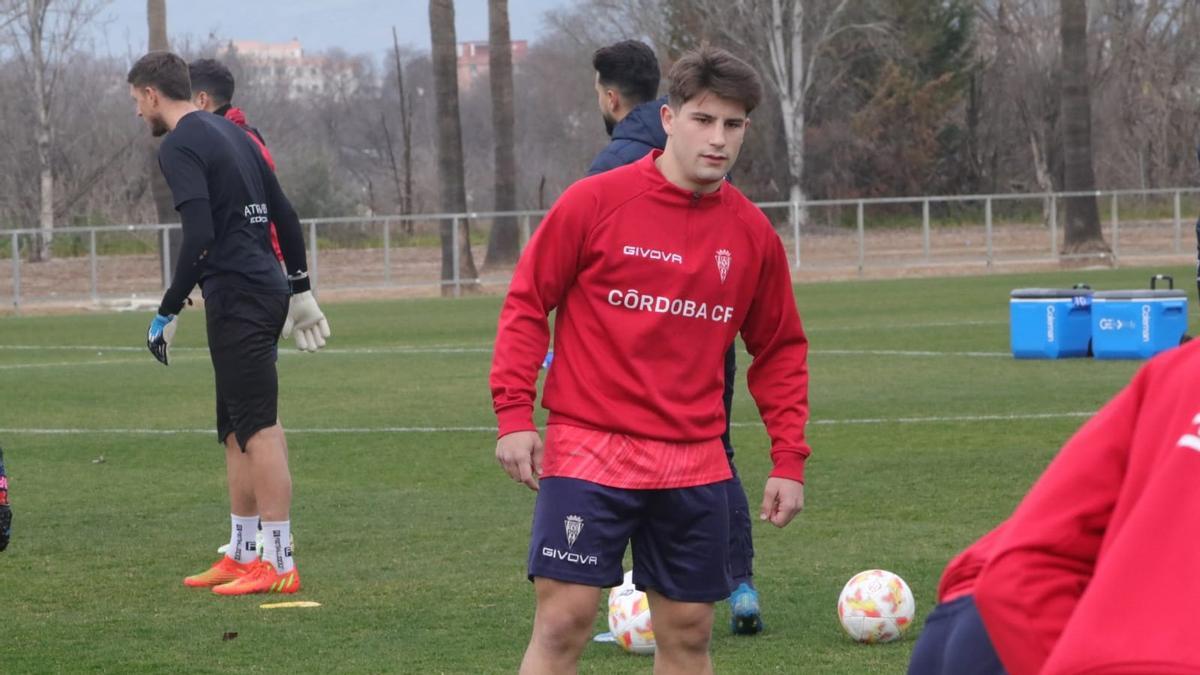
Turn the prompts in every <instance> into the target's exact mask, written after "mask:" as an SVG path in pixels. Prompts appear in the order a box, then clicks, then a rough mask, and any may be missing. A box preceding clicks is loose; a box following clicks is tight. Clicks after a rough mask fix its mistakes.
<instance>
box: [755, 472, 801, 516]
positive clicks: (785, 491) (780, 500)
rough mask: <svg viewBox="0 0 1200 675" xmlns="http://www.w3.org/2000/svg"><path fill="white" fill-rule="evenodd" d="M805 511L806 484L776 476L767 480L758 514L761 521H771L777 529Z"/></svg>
mask: <svg viewBox="0 0 1200 675" xmlns="http://www.w3.org/2000/svg"><path fill="white" fill-rule="evenodd" d="M803 509H804V483H799V482H796V481H794V480H789V479H787V478H779V477H776V476H772V477H771V478H768V479H767V487H766V488H764V489H763V501H762V508H761V509H760V510H759V514H758V517H759V518H760V519H761V520H769V521H771V524H772V525H774V526H775V527H783V526H785V525H787V524H788V523H790V522H792V518H795V517H796V514H797V513H800V511H801V510H803Z"/></svg>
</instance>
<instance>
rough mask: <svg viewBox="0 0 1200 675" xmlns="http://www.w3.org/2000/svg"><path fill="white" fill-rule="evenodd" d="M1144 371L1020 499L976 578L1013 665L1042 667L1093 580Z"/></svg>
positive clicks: (998, 642)
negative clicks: (989, 559) (986, 562)
mask: <svg viewBox="0 0 1200 675" xmlns="http://www.w3.org/2000/svg"><path fill="white" fill-rule="evenodd" d="M1144 373H1145V370H1144V369H1143V371H1141V372H1140V373H1139V374H1138V376H1137V377H1135V378H1134V380H1133V382H1132V383H1131V384H1130V385H1129V386H1128V387H1126V388H1125V389H1124V390H1122V391H1121V392H1120V393H1119V394H1117V396H1116V397H1115V398H1113V399H1112V400H1111V401H1110V402H1109V403H1108V404H1107V405H1105V406H1104V407H1103V408H1102V409H1101V410H1100V411H1099V412H1098V413H1096V415H1095V416H1094V417H1092V419H1091V420H1089V421H1088V422H1087V423H1086V424H1084V425H1083V427H1082V428H1080V429H1079V431H1078V432H1076V433H1075V435H1074V436H1072V437H1071V439H1070V440H1069V441H1067V444H1066V445H1065V446H1063V449H1062V450H1061V451H1060V452H1059V454H1058V456H1057V457H1056V458H1055V459H1054V461H1053V462H1051V463H1050V466H1049V467H1047V469H1046V471H1045V472H1044V473H1043V474H1042V476H1041V478H1039V479H1038V481H1037V482H1036V483H1035V484H1034V486H1033V487H1032V488H1031V489H1030V491H1029V493H1028V494H1027V495H1026V496H1025V498H1024V499H1023V500H1022V501H1021V503H1020V504H1019V505H1018V506H1017V510H1016V511H1015V512H1014V513H1013V515H1012V518H1011V519H1010V520H1009V521H1008V524H1007V525H1006V526H1005V532H1004V533H1003V534H1002V535H1001V537H1000V540H999V541H998V542H997V544H996V549H995V552H994V555H993V557H992V559H991V561H990V562H989V563H988V564H987V565H986V566H985V567H984V570H983V573H982V574H981V575H980V577H979V580H978V582H977V584H976V586H975V601H976V604H977V605H978V607H979V613H980V614H981V615H982V616H983V621H984V625H985V626H986V627H987V632H988V635H989V636H990V637H991V639H992V642H993V643H994V645H995V647H996V652H997V654H999V656H1000V660H1001V661H1002V662H1003V663H1004V667H1005V668H1007V669H1008V672H1009V673H1011V674H1012V675H1027V674H1028V675H1033V674H1035V673H1037V672H1039V671H1040V670H1041V668H1042V666H1043V665H1044V664H1045V662H1046V659H1047V658H1048V657H1049V656H1050V652H1051V650H1052V649H1053V648H1054V645H1055V643H1056V642H1057V641H1058V638H1059V636H1060V635H1061V634H1062V632H1063V629H1064V627H1065V626H1066V624H1067V620H1068V619H1069V618H1070V616H1071V613H1072V612H1073V611H1074V609H1075V605H1076V604H1077V603H1078V602H1079V598H1080V596H1082V595H1083V592H1084V590H1085V589H1086V588H1087V585H1088V581H1089V580H1090V579H1091V577H1092V573H1093V569H1094V568H1095V564H1096V557H1097V555H1098V553H1099V551H1100V545H1101V542H1102V541H1103V539H1104V533H1105V530H1106V529H1107V527H1108V523H1109V520H1110V519H1111V517H1112V513H1113V508H1114V505H1115V504H1116V500H1117V496H1118V494H1119V492H1120V488H1121V483H1122V481H1123V480H1124V477H1125V470H1126V466H1127V459H1128V456H1129V448H1130V444H1131V441H1132V437H1133V431H1134V428H1135V426H1136V421H1137V417H1138V413H1139V409H1140V407H1141V401H1142V396H1143V390H1144V382H1145V377H1146V376H1145V374H1144Z"/></svg>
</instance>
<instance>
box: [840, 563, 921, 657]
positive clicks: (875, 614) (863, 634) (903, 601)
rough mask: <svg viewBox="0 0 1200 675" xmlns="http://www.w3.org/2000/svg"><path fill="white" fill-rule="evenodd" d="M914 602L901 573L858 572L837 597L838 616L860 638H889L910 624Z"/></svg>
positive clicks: (843, 624)
mask: <svg viewBox="0 0 1200 675" xmlns="http://www.w3.org/2000/svg"><path fill="white" fill-rule="evenodd" d="M916 612H917V603H916V601H915V600H913V594H912V591H911V590H909V588H908V584H906V583H904V580H903V579H901V578H900V577H898V576H896V575H895V574H892V573H891V572H888V571H887V570H867V571H865V572H859V573H858V574H855V575H854V576H853V577H851V579H850V581H847V582H846V586H845V587H844V588H842V595H841V597H839V598H838V619H839V620H840V621H841V622H842V628H845V629H846V632H847V633H849V634H850V637H852V638H854V639H855V640H857V641H859V642H867V643H871V642H891V641H892V640H896V639H898V638H899V637H900V636H901V635H904V631H906V630H908V627H909V626H910V625H912V621H913V615H915V614H916Z"/></svg>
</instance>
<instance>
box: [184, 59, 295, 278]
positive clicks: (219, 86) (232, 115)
mask: <svg viewBox="0 0 1200 675" xmlns="http://www.w3.org/2000/svg"><path fill="white" fill-rule="evenodd" d="M188 76H189V77H190V78H191V80H192V103H195V104H196V107H197V108H199V109H201V110H204V111H207V112H210V113H213V114H214V115H220V116H221V117H224V118H225V119H227V120H229V121H230V122H233V123H234V124H236V125H238V126H239V127H241V128H242V129H244V130H245V132H246V134H247V135H248V136H250V140H252V141H254V145H256V146H258V151H259V152H260V153H262V156H263V159H265V160H266V161H267V166H269V167H271V170H272V171H274V170H275V158H274V157H272V156H271V151H270V150H268V149H267V141H266V140H265V139H263V135H262V133H260V132H259V130H258V129H255V128H254V127H252V126H250V125H249V124H248V123H247V122H246V113H245V112H243V111H242V109H241V108H235V107H234V106H233V92H234V88H235V87H236V84H237V83H236V82H235V81H234V79H233V73H232V72H231V71H230V70H229V68H227V67H226V66H225V64H224V63H221V62H220V61H218V60H216V59H196V60H195V61H192V62H191V63H189V64H188ZM269 225H270V227H271V248H273V249H274V250H275V257H276V258H278V259H279V261H280V262H283V250H282V249H280V248H279V233H278V232H276V231H275V223H274V222H272V223H269Z"/></svg>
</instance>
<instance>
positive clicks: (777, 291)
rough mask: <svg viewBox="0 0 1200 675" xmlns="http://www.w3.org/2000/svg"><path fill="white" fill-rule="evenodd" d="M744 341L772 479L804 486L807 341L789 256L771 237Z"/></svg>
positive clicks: (807, 450) (779, 243) (749, 383)
mask: <svg viewBox="0 0 1200 675" xmlns="http://www.w3.org/2000/svg"><path fill="white" fill-rule="evenodd" d="M742 339H743V340H744V341H745V342H746V349H747V351H749V352H750V355H751V356H753V357H754V361H753V363H751V364H750V368H749V369H748V370H747V371H746V383H747V385H748V386H749V388H750V394H751V396H753V397H754V401H755V403H757V404H758V411H759V414H760V415H762V419H763V424H765V425H766V427H767V434H768V435H769V436H770V437H771V461H772V462H773V463H774V469H772V471H771V474H770V475H771V476H776V477H780V478H788V479H791V480H795V481H800V482H804V462H805V460H806V459H807V458H808V455H809V453H810V452H811V451H810V450H809V447H808V443H807V442H806V441H805V438H804V427H805V425H806V424H807V423H808V338H807V337H806V336H805V335H804V328H803V327H802V326H801V325H800V313H799V312H797V311H796V297H795V294H794V292H793V290H792V277H791V272H790V271H789V270H788V261H787V254H786V253H785V252H784V250H783V242H781V241H780V240H779V237H778V236H775V235H773V234H772V235H771V237H770V240H769V241H768V243H767V246H766V250H765V251H764V252H763V268H762V275H761V276H760V277H759V283H758V288H757V289H756V290H755V293H754V299H753V301H752V302H751V304H750V310H749V312H748V313H747V314H746V321H745V322H744V323H743V324H742Z"/></svg>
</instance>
